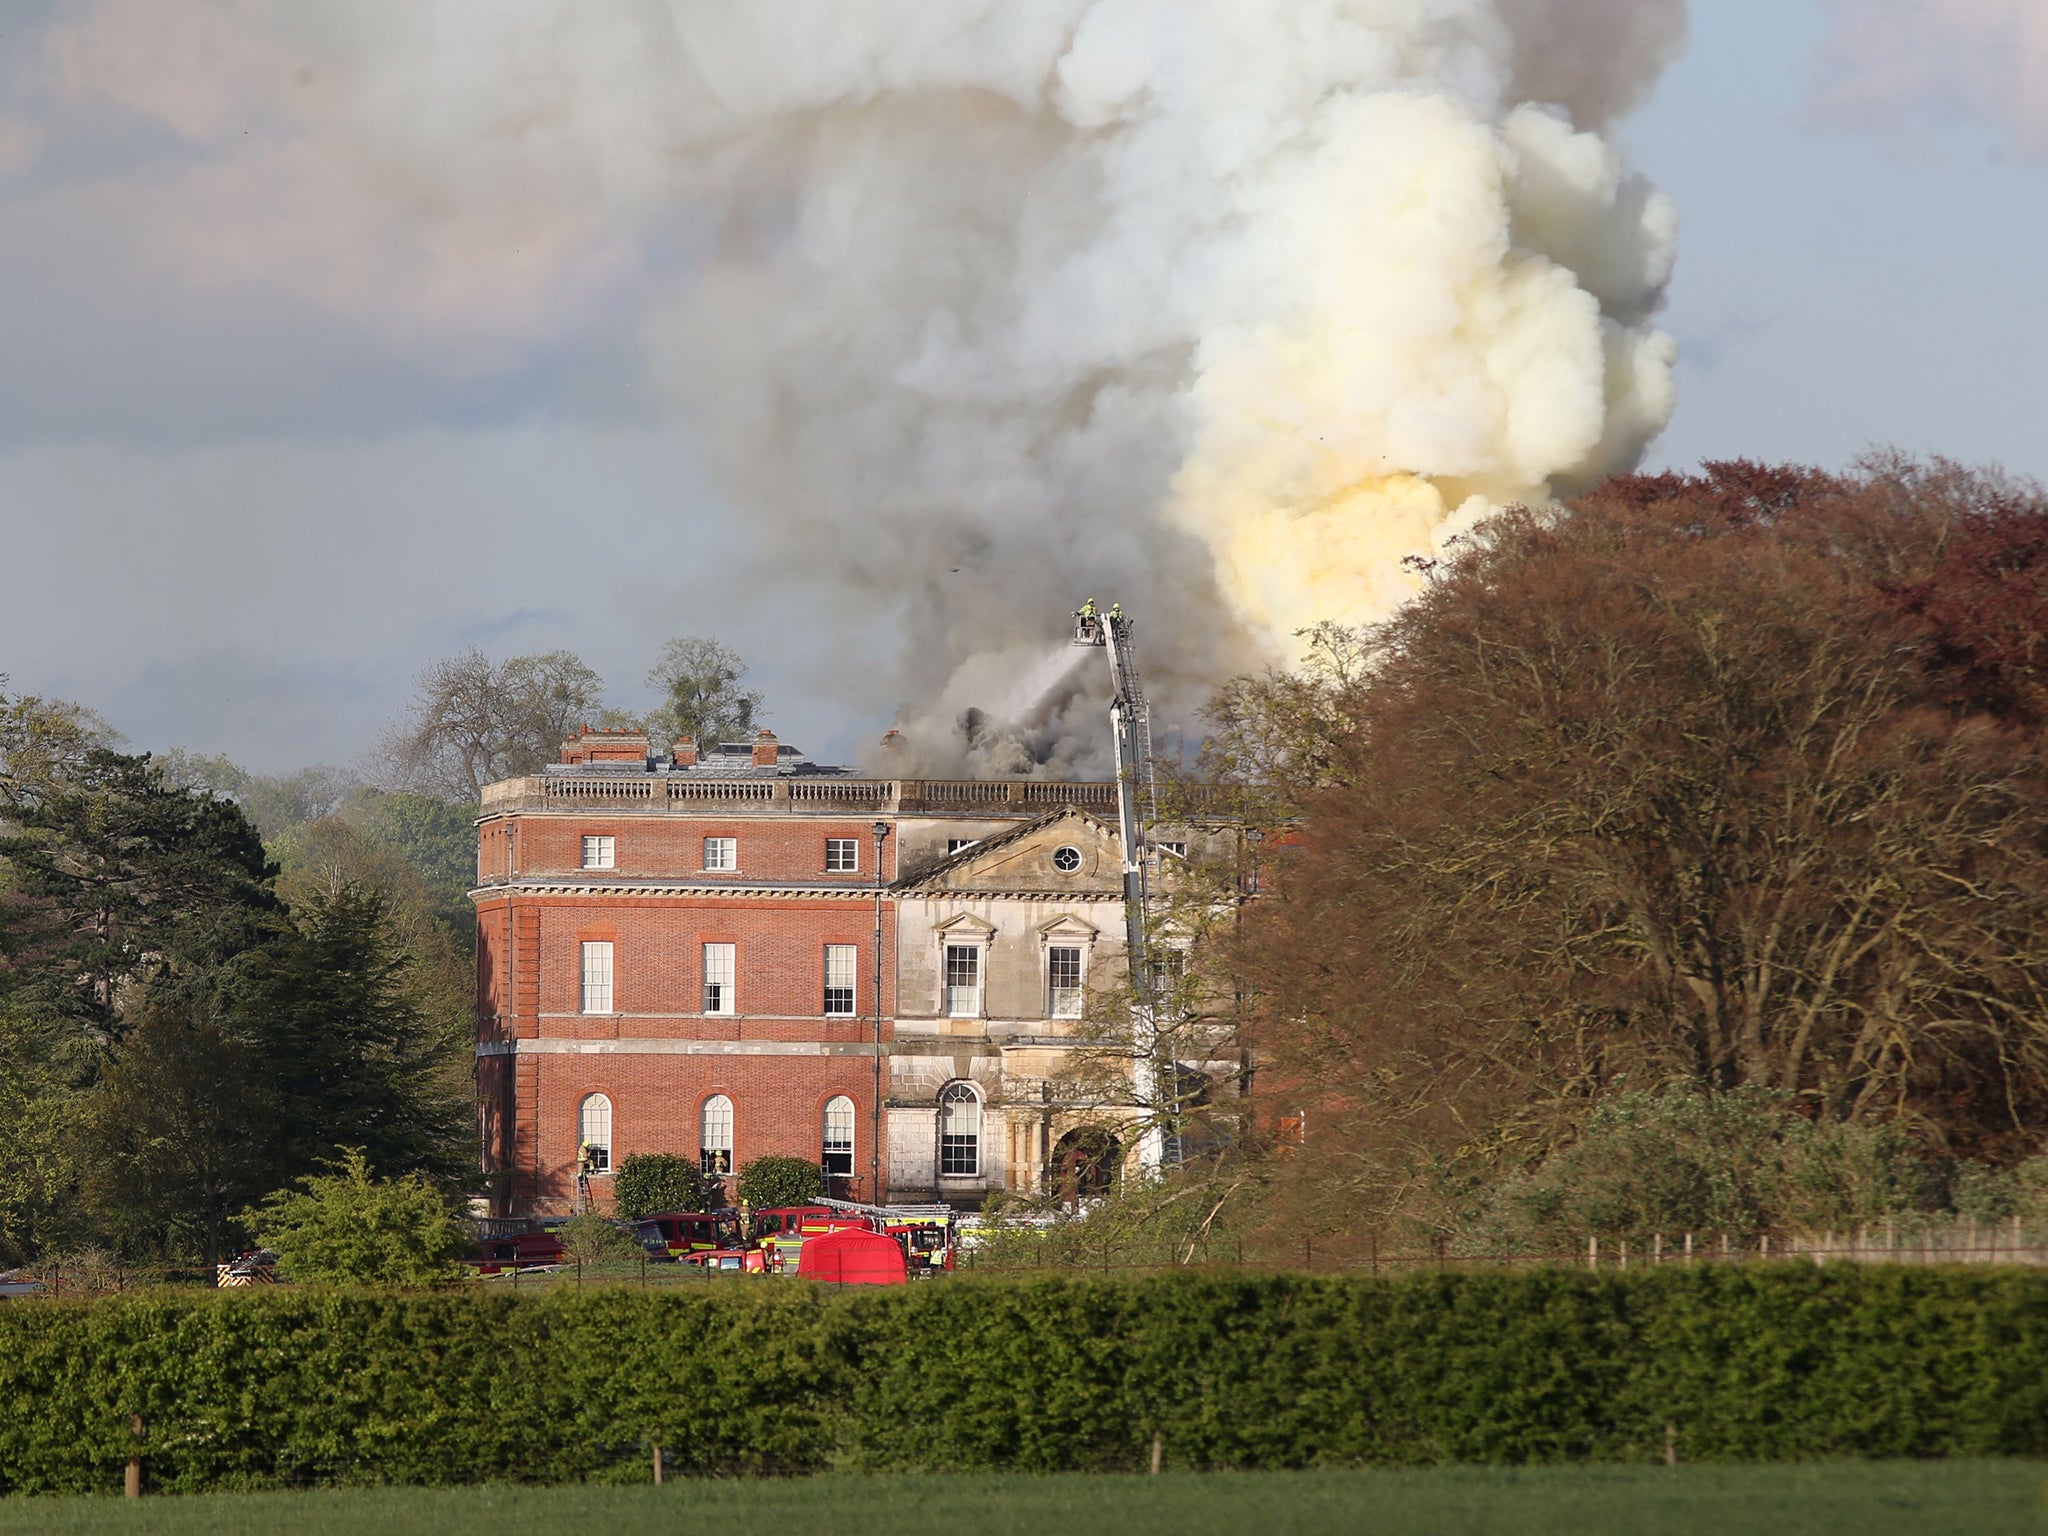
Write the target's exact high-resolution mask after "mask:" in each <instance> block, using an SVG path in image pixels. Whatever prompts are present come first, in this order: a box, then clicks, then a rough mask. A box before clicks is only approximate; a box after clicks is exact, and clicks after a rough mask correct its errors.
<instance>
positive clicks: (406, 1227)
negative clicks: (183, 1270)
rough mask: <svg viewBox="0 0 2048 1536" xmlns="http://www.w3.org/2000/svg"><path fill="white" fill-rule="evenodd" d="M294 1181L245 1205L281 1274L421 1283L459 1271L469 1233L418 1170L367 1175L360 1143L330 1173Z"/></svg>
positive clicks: (297, 1277) (294, 1277)
mask: <svg viewBox="0 0 2048 1536" xmlns="http://www.w3.org/2000/svg"><path fill="white" fill-rule="evenodd" d="M299 1183H300V1184H301V1185H302V1186H303V1189H302V1190H291V1189H281V1190H278V1191H277V1192H276V1193H275V1194H273V1195H271V1196H270V1198H269V1199H267V1200H266V1201H264V1202H263V1204H262V1205H260V1206H258V1207H257V1208H256V1209H255V1210H254V1211H252V1212H251V1213H250V1217H251V1220H252V1222H253V1224H254V1227H255V1232H256V1241H257V1242H259V1243H261V1244H262V1245H263V1246H264V1247H265V1248H271V1249H274V1250H276V1252H277V1256H278V1270H279V1273H280V1274H282V1275H283V1277H284V1278H285V1279H287V1280H327V1281H340V1282H345V1283H347V1282H352V1283H358V1284H361V1283H370V1282H384V1283H388V1284H393V1285H422V1284H426V1283H429V1282H432V1281H436V1280H446V1279H451V1278H453V1277H454V1276H456V1275H458V1274H460V1273H461V1272H462V1271H461V1269H460V1267H459V1266H458V1265H457V1264H456V1263H455V1260H456V1258H457V1257H459V1256H460V1255H461V1254H463V1253H464V1252H466V1251H467V1250H468V1248H469V1246H470V1239H469V1234H468V1233H467V1232H466V1231H464V1229H463V1227H462V1225H461V1223H460V1222H458V1221H457V1220H456V1219H455V1216H454V1214H453V1213H452V1212H450V1210H449V1209H448V1203H447V1201H446V1200H444V1199H443V1198H442V1197H441V1195H440V1194H439V1193H438V1192H437V1191H436V1190H435V1189H434V1187H433V1186H432V1185H431V1184H429V1183H428V1182H427V1181H426V1180H425V1179H424V1178H422V1177H421V1176H420V1175H418V1174H409V1175H407V1176H406V1177H405V1178H402V1179H372V1178H371V1177H370V1165H369V1162H368V1160H367V1159H366V1158H365V1157H364V1156H363V1152H362V1149H361V1148H360V1147H351V1148H349V1149H347V1150H346V1151H344V1152H343V1153H342V1157H341V1161H340V1162H339V1163H337V1164H336V1165H335V1171H334V1172H333V1173H331V1174H313V1175H311V1176H309V1177H307V1178H304V1179H301V1180H300V1181H299Z"/></svg>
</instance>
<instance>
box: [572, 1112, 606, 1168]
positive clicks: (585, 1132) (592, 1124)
mask: <svg viewBox="0 0 2048 1536" xmlns="http://www.w3.org/2000/svg"><path fill="white" fill-rule="evenodd" d="M576 1139H577V1141H578V1142H580V1143H581V1144H582V1145H581V1149H580V1150H581V1152H582V1157H583V1167H584V1169H585V1171H587V1172H590V1173H604V1172H606V1171H607V1170H609V1169H610V1167H611V1165H612V1101H611V1100H610V1099H608V1098H606V1097H605V1096H604V1095H603V1094H601V1093H593V1094H590V1095H589V1096H588V1097H586V1098H585V1099H584V1101H583V1103H582V1104H581V1105H580V1106H579V1107H578V1108H577V1111H576Z"/></svg>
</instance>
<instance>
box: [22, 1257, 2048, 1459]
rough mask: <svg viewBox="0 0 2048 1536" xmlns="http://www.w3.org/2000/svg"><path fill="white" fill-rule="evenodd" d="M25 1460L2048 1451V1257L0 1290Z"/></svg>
mask: <svg viewBox="0 0 2048 1536" xmlns="http://www.w3.org/2000/svg"><path fill="white" fill-rule="evenodd" d="M0 1402H4V1403H5V1405H6V1407H5V1410H4V1414H0V1492H15V1491H19V1492H82V1491H91V1490H110V1489H112V1488H115V1487H118V1486H119V1482H120V1476H121V1466H122V1463H123V1461H124V1460H125V1459H126V1457H127V1456H128V1455H129V1454H130V1441H129V1437H128V1416H129V1414H131V1413H140V1414H142V1415H143V1416H144V1417H145V1419H146V1420H147V1422H148V1443H147V1446H146V1448H145V1454H146V1457H147V1465H148V1475H149V1478H150V1481H151V1484H152V1486H155V1487H158V1488H162V1489H167V1490H181V1491H185V1490H199V1489H206V1488H252V1487H272V1486H293V1485H308V1484H322V1483H349V1484H362V1483H415V1484H422V1483H423V1484H445V1483H466V1482H478V1481H485V1480H492V1481H512V1482H568V1481H577V1480H583V1479H600V1480H621V1481H633V1480H639V1479H644V1478H645V1477H647V1476H648V1472H647V1463H648V1458H649V1446H650V1445H651V1444H652V1443H655V1442H658V1443H660V1444H661V1445H662V1446H663V1447H664V1450H665V1452H666V1454H667V1457H668V1461H669V1465H670V1466H671V1467H672V1468H674V1469H675V1470H676V1471H678V1472H692V1473H774V1472H803V1471H812V1470H819V1469H824V1468H831V1467H852V1468H868V1469H876V1470H885V1469H886V1470H930V1471H939V1470H980V1469H1012V1470H1022V1471H1053V1470H1065V1469H1075V1470H1112V1469H1115V1470H1131V1469H1136V1468H1139V1467H1141V1466H1143V1465H1144V1464H1145V1462H1146V1460H1147V1458H1148V1456H1149V1454H1150V1447H1151V1441H1152V1435H1153V1432H1154V1430H1155V1429H1156V1430H1157V1431H1158V1432H1159V1433H1160V1434H1161V1435H1162V1437H1163V1439H1164V1443H1165V1446H1166V1450H1167V1456H1168V1460H1169V1463H1170V1464H1171V1465H1175V1466H1182V1467H1186V1466H1197V1467H1303V1466H1358V1465H1370V1466H1423V1465H1432V1464H1440V1463H1447V1462H1505V1463H1528V1462H1558V1461H1573V1460H1586V1459H1593V1460H1604V1461H1649V1460H1654V1459H1657V1458H1660V1457H1662V1455H1663V1454H1664V1450H1665V1444H1666V1426H1667V1425H1670V1426H1672V1427H1673V1428H1674V1429H1675V1431H1676V1434H1677V1444H1678V1448H1679V1451H1680V1453H1681V1454H1682V1455H1683V1456H1685V1457H1686V1458H1687V1459H1689V1460H1697V1461H1715V1460H1780V1459H1786V1460H1789V1459H1795V1458H1815V1457H1840V1456H1867V1457H1928V1456H2016V1455H2017V1456H2038V1455H2043V1454H2048V1277H2042V1276H2037V1275H2034V1274H2032V1273H2028V1272H2022V1271H2013V1270H1988V1269H1987V1270H1960V1269H1951V1270H1942V1269H1904V1268H1887V1267H1868V1268H1861V1267H1851V1266H1839V1267H1835V1268H1830V1269H1826V1270H1815V1269H1809V1268H1805V1267H1802V1266H1797V1265H1789V1264H1788V1265H1775V1266H1755V1267H1748V1268H1731V1269H1720V1268H1700V1269H1692V1270H1663V1271H1655V1272H1650V1273H1645V1274H1641V1275H1629V1276H1599V1277H1596V1276H1591V1275H1584V1274H1573V1273H1570V1272H1543V1271H1534V1272H1524V1273H1513V1274H1499V1275H1465V1276H1460V1275H1432V1276H1426V1277H1418V1278H1411V1279H1402V1280H1366V1279H1348V1278H1347V1279H1330V1278H1314V1277H1290V1276H1277V1277H1261V1278H1243V1277H1216V1276H1211V1275H1201V1274H1185V1275H1174V1276H1164V1277H1158V1278H1150V1279H1141V1280H1093V1279H1082V1278H1069V1277H1058V1278H1046V1279H1036V1280H1027V1281H994V1280H980V1279H973V1278H963V1279H956V1280H950V1281H945V1282H940V1283H934V1284H923V1285H915V1286H911V1287H908V1288H905V1289H901V1290H890V1291H874V1292H853V1291H848V1292H845V1293H840V1294H834V1293H831V1292H827V1291H825V1290H822V1289H819V1288H816V1287H813V1286H810V1285H808V1284H798V1283H795V1282H788V1283H783V1282H761V1283H754V1284H746V1283H740V1284H733V1285H731V1286H730V1287H727V1286H723V1285H721V1286H718V1287H709V1288H706V1289H704V1290H701V1291H697V1290H686V1291H675V1290H655V1291H643V1290H636V1289H630V1288H623V1287H620V1288H604V1289H593V1290H589V1291H583V1292H577V1291H571V1290H567V1289H558V1290H553V1291H550V1292H548V1293H546V1294H543V1295H539V1296H530V1295H529V1296H515V1295H512V1294H508V1293H506V1292H503V1291H482V1290H477V1289H459V1290H449V1291H440V1292H431V1291H429V1292H373V1291H343V1290H332V1291H330V1290H317V1289H311V1288H291V1287H284V1288H279V1289H276V1290H269V1289H265V1290H250V1291H239V1292H230V1293H223V1294H193V1293H184V1294H177V1293H169V1292H158V1293H154V1294H150V1293H145V1294H141V1295H136V1296H126V1297H112V1298H106V1299H101V1300H97V1301H77V1302H64V1301H59V1302H35V1303H15V1304H10V1305H8V1306H6V1307H4V1308H0Z"/></svg>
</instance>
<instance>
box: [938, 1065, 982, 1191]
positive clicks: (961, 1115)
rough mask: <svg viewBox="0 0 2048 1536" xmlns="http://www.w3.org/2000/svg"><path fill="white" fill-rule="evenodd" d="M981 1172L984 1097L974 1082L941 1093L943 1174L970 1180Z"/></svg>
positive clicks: (956, 1084) (950, 1086) (957, 1085)
mask: <svg viewBox="0 0 2048 1536" xmlns="http://www.w3.org/2000/svg"><path fill="white" fill-rule="evenodd" d="M980 1172H981V1096H980V1095H979V1094H977V1093H976V1092H975V1091H974V1087H973V1085H972V1084H970V1083H953V1084H951V1085H949V1086H948V1087H947V1088H946V1090H945V1091H944V1092H943V1093H941V1094H940V1095H939V1175H940V1177H941V1178H950V1179H969V1178H973V1177H974V1176H975V1175H977V1174H979V1173H980Z"/></svg>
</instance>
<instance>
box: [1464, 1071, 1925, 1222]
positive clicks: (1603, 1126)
mask: <svg viewBox="0 0 2048 1536" xmlns="http://www.w3.org/2000/svg"><path fill="white" fill-rule="evenodd" d="M1937 1193H1938V1192H1937V1191H1936V1189H1935V1188H1934V1180H1933V1179H1932V1178H1930V1176H1929V1174H1928V1170H1927V1167H1926V1165H1925V1164H1924V1163H1923V1162H1922V1161H1921V1160H1920V1159H1919V1158H1918V1157H1917V1156H1915V1154H1914V1149H1913V1147H1912V1146H1911V1144H1910V1143H1909V1141H1908V1140H1907V1138H1906V1136H1905V1134H1904V1133H1903V1131H1902V1130H1901V1129H1900V1128H1899V1127H1898V1126H1896V1125H1861V1124H1846V1125H1845V1124H1841V1123H1821V1124H1816V1123H1814V1122H1813V1121H1811V1120H1808V1119H1807V1118H1805V1117H1804V1116H1802V1115H1801V1114H1799V1113H1798V1111H1797V1109H1796V1108H1795V1104H1794V1100H1793V1097H1792V1095H1790V1094H1787V1093H1781V1092H1779V1091H1777V1090H1774V1089H1768V1088H1738V1089H1735V1090H1733V1091H1730V1092H1727V1093H1719V1094H1708V1093H1703V1092H1699V1091H1697V1090H1694V1089H1689V1088H1677V1089H1671V1090H1668V1091H1666V1092H1663V1093H1626V1094H1621V1095H1618V1096H1617V1097H1615V1098H1613V1099H1610V1100H1608V1101H1606V1102H1605V1103H1603V1104H1601V1105H1600V1106H1599V1108H1597V1109H1596V1110H1595V1111H1594V1112H1593V1114H1592V1116H1591V1118H1590V1119H1589V1120H1588V1121H1587V1123H1586V1128H1585V1130H1584V1132H1583V1133H1582V1134H1581V1135H1580V1136H1579V1138H1578V1140H1576V1141H1575V1142H1573V1143H1571V1144H1570V1145H1569V1146H1567V1147H1564V1148H1562V1149H1561V1150H1559V1151H1557V1152H1554V1153H1552V1154H1551V1155H1550V1156H1549V1157H1548V1158H1546V1159H1545V1160H1544V1161H1543V1163H1542V1164H1541V1165H1540V1166H1538V1167H1537V1168H1536V1169H1534V1170H1533V1171H1531V1172H1529V1173H1527V1174H1523V1175H1518V1176H1514V1177H1510V1178H1508V1179H1505V1180H1503V1181H1502V1182H1500V1183H1499V1184H1497V1185H1495V1186H1493V1188H1492V1189H1491V1190H1490V1191H1487V1192H1486V1193H1485V1194H1484V1195H1483V1197H1482V1198H1483V1200H1484V1205H1483V1209H1482V1210H1481V1212H1480V1215H1479V1218H1478V1219H1477V1220H1476V1221H1475V1222H1474V1223H1472V1225H1471V1226H1470V1227H1468V1228H1467V1230H1466V1231H1465V1232H1464V1234H1463V1235H1462V1236H1461V1239H1460V1246H1461V1248H1463V1249H1464V1250H1465V1251H1468V1252H1493V1253H1527V1252H1553V1251H1562V1250H1565V1249H1574V1248H1576V1247H1577V1246H1578V1245H1580V1244H1582V1243H1583V1242H1584V1241H1585V1239H1586V1237H1587V1235H1589V1234H1598V1235H1600V1236H1603V1237H1606V1236H1615V1237H1634V1236H1637V1235H1645V1236H1646V1235H1648V1234H1650V1233H1653V1232H1666V1233H1679V1232H1743V1233H1747V1232H1758V1231H1771V1230H1781V1229H1802V1230H1810V1231H1821V1230H1824V1229H1833V1228H1847V1227H1852V1226H1855V1225H1856V1224H1857V1223H1859V1222H1865V1221H1872V1220H1877V1219H1881V1218H1883V1217H1884V1216H1887V1215H1893V1214H1904V1213H1906V1212H1909V1211H1919V1210H1927V1209H1931V1208H1932V1207H1933V1206H1934V1205H1935V1204H1936V1203H1937V1202H1936V1195H1937Z"/></svg>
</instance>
